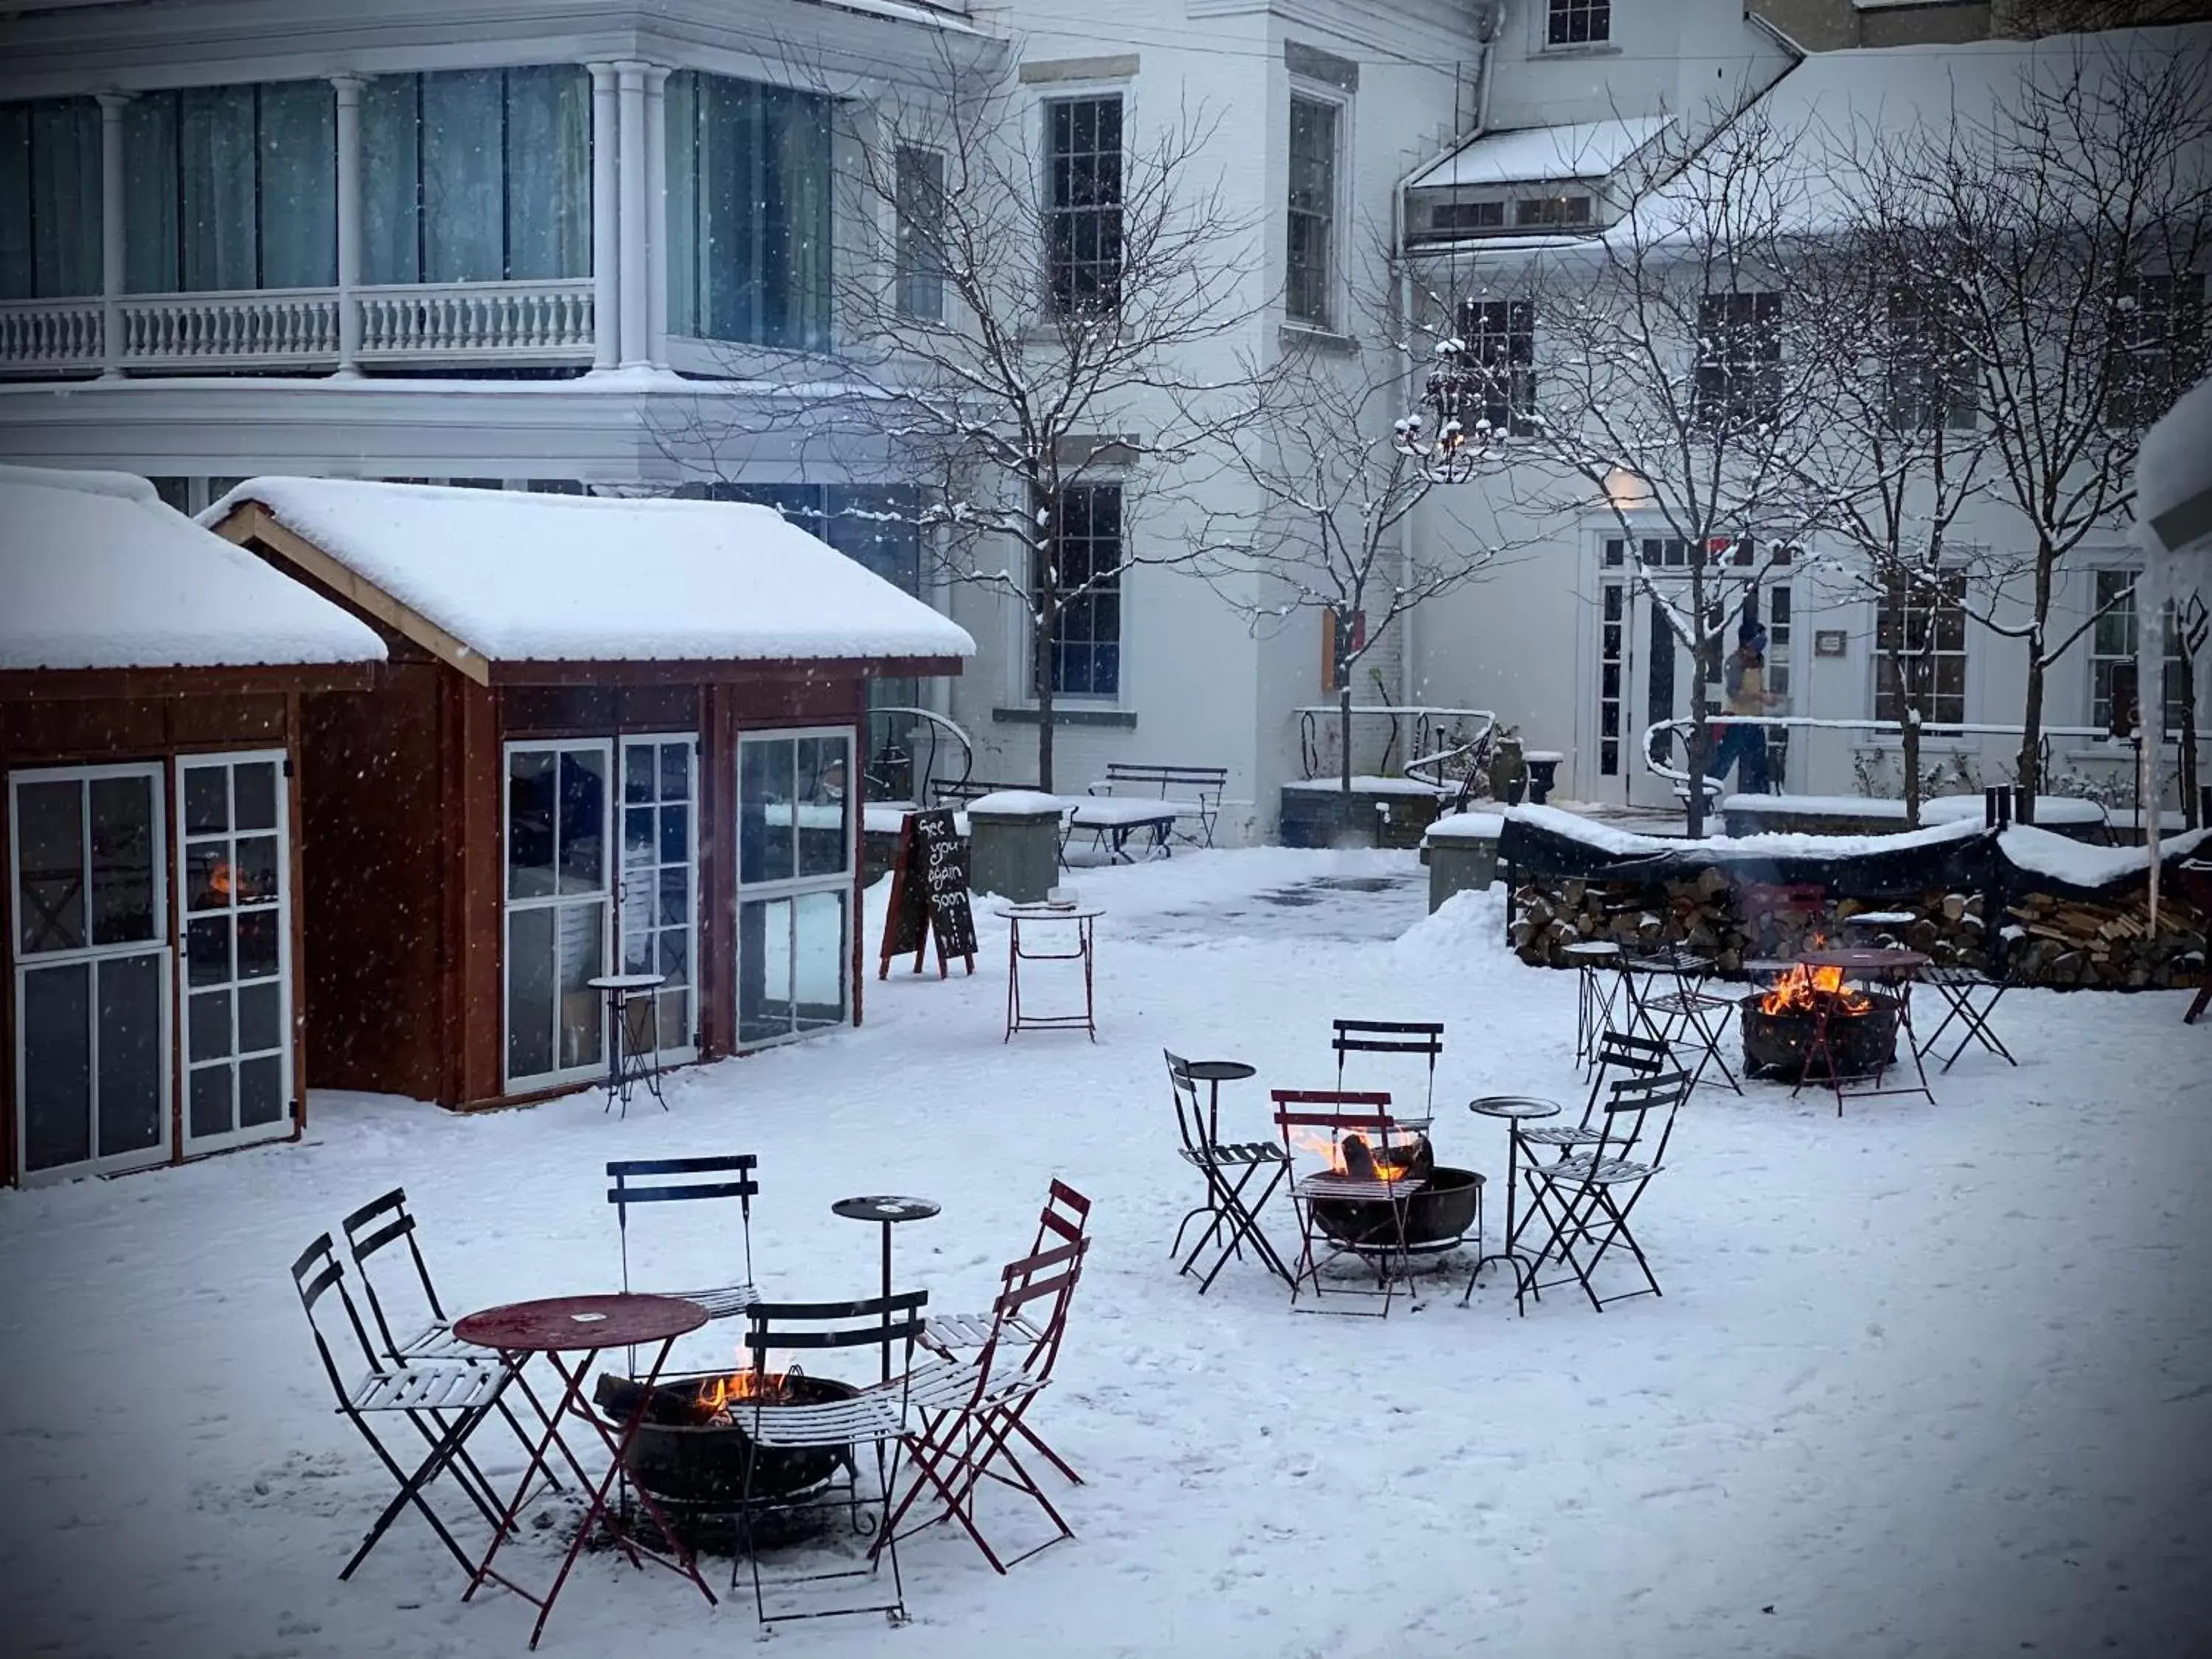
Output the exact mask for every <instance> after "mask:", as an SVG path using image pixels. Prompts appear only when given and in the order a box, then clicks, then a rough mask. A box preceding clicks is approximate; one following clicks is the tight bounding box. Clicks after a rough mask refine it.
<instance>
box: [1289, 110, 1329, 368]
mask: <svg viewBox="0 0 2212 1659" xmlns="http://www.w3.org/2000/svg"><path fill="white" fill-rule="evenodd" d="M1336 146H1337V110H1336V106H1335V105H1334V104H1330V103H1324V102H1323V101H1322V100H1320V99H1318V98H1293V99H1291V199H1290V219H1289V224H1290V229H1289V237H1290V241H1289V249H1288V261H1287V266H1286V270H1287V273H1288V274H1287V276H1286V277H1285V288H1284V295H1283V311H1284V314H1285V315H1286V316H1287V317H1289V318H1290V319H1291V321H1293V322H1298V323H1310V324H1312V325H1314V326H1315V327H1316V328H1327V327H1328V325H1329V323H1330V321H1331V316H1330V313H1331V311H1332V309H1333V306H1332V301H1334V298H1335V295H1334V288H1335V283H1334V269H1335V267H1334V259H1335V257H1336V256H1335V244H1336Z"/></svg>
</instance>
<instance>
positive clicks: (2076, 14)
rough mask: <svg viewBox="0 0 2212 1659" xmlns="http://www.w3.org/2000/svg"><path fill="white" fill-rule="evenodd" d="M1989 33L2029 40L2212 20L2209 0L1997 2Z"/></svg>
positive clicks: (2016, 0) (2001, 0)
mask: <svg viewBox="0 0 2212 1659" xmlns="http://www.w3.org/2000/svg"><path fill="white" fill-rule="evenodd" d="M2207 18H2212V0H1997V3H1996V6H1994V7H1993V8H1992V15H1991V18H1990V33H1992V34H1999V35H2011V36H2015V37H2021V38H2026V39H2029V40H2033V39H2036V38H2037V37H2039V36H2042V35H2046V34H2081V33H2087V32H2089V31H2092V30H2096V29H2132V28H2150V27H2159V26H2162V25H2166V24H2172V23H2197V22H2202V21H2204V20H2205V19H2207Z"/></svg>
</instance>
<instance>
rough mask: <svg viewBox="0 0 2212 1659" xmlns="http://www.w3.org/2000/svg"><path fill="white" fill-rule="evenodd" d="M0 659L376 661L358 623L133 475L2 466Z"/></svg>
mask: <svg viewBox="0 0 2212 1659" xmlns="http://www.w3.org/2000/svg"><path fill="white" fill-rule="evenodd" d="M0 525H4V526H6V535H5V537H4V538H0V592H4V593H5V594H6V596H7V599H6V603H5V604H4V605H0V668H9V669H24V668H218V667H222V668H228V667H252V666H259V665H272V664H283V663H339V662H380V661H382V660H383V658H384V644H383V641H380V639H378V637H377V636H376V635H375V634H374V632H372V631H371V630H370V629H368V626H367V625H366V624H364V623H361V622H358V621H356V619H355V618H354V617H351V616H349V615H348V614H347V613H346V612H345V611H343V610H341V609H340V608H339V607H338V606H337V605H332V604H331V602H330V601H329V600H327V599H321V598H319V597H318V596H317V595H315V594H313V593H311V592H308V591H307V589H306V588H304V587H302V586H300V585H299V584H298V583H297V582H295V581H293V580H290V579H289V578H288V577H286V576H285V575H283V574H282V573H281V572H279V571H276V570H274V569H272V568H270V567H269V566H268V565H266V564H264V563H263V562H262V561H261V560H259V559H258V558H257V557H255V556H253V555H252V554H251V553H249V552H247V551H246V550H245V549H243V548H240V547H234V546H233V545H231V544H230V543H228V542H227V541H225V540H223V538H222V537H220V536H217V535H215V534H213V533H212V532H209V531H206V530H204V529H202V528H201V527H200V526H198V525H196V524H194V523H193V522H192V521H191V520H190V519H188V518H186V517H185V515H184V514H183V513H179V512H178V511H176V510H175V509H174V508H173V507H169V506H168V505H167V504H166V503H165V502H163V501H162V500H161V497H160V496H159V495H156V494H155V490H154V487H153V485H151V484H149V483H147V482H146V481H145V480H144V479H143V478H134V477H128V476H126V475H125V474H122V473H117V472H59V471H47V470H45V469H41V468H34V467H15V466H0Z"/></svg>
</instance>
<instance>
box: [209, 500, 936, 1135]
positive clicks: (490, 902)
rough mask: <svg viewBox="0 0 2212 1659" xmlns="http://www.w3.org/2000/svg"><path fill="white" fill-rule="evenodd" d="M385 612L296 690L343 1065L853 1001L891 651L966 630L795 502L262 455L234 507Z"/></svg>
mask: <svg viewBox="0 0 2212 1659" xmlns="http://www.w3.org/2000/svg"><path fill="white" fill-rule="evenodd" d="M206 521H207V522H208V523H209V524H210V526H212V527H213V528H214V529H215V530H216V532H218V533H220V534H221V535H222V536H224V537H227V538H229V539H230V540H232V541H234V542H236V543H239V544H241V545H243V546H245V547H247V548H250V549H252V550H254V551H255V552H257V553H258V554H260V555H261V556H263V557H264V559H267V560H268V561H270V562H271V563H273V564H275V565H276V566H277V567H278V568H282V569H283V570H284V571H286V572H288V573H289V574H291V575H293V576H295V578H297V579H298V580H300V581H301V582H302V583H303V584H305V585H306V586H308V587H309V588H312V589H313V590H314V591H315V592H318V593H319V594H322V595H325V596H327V597H329V598H331V599H334V600H335V601H337V603H338V604H340V605H343V606H344V607H346V608H347V609H348V610H349V611H351V612H352V613H353V614H354V615H355V616H356V617H360V618H362V620H363V621H365V622H366V623H368V624H369V625H370V626H372V627H373V628H374V629H376V631H377V632H378V634H379V635H380V636H381V638H382V639H383V641H384V642H385V644H386V647H387V648H388V651H389V653H390V658H391V661H390V663H389V665H388V666H387V667H386V668H385V669H383V670H382V671H380V673H379V674H378V676H377V682H376V684H375V685H374V688H372V689H363V690H331V691H329V692H325V693H319V694H316V695H311V696H307V698H306V699H305V700H304V702H303V705H302V720H303V742H302V750H303V757H302V779H303V784H304V787H303V789H302V792H301V793H302V797H303V799H304V800H305V803H306V806H305V811H306V818H305V829H306V834H307V839H308V841H309V843H310V845H311V846H312V848H313V852H314V857H313V860H311V861H310V863H309V865H308V866H307V871H306V873H305V878H304V883H303V886H302V896H303V909H304V912H305V915H306V921H307V928H308V930H309V931H310V932H311V933H313V935H314V937H315V938H316V939H317V940H318V941H319V948H318V950H317V951H316V952H315V955H314V957H313V962H312V965H311V969H310V971H309V973H308V975H307V981H306V990H307V1013H308V1019H309V1023H310V1024H311V1025H312V1026H313V1030H314V1031H315V1033H316V1045H317V1046H316V1063H315V1068H314V1072H313V1077H312V1079H311V1080H312V1081H313V1083H314V1084H315V1085H317V1086H329V1087H341V1088H348V1089H359V1090H368V1091H379V1092H386V1093H392V1094H398V1095H404V1096H409V1097H415V1098H418V1099H426V1100H435V1101H437V1102H440V1103H443V1104H445V1105H448V1106H456V1107H465V1106H484V1105H504V1104H514V1103H520V1102H524V1101H528V1100H532V1099H536V1098H539V1097H544V1096H546V1095H548V1094H552V1093H556V1092H560V1091H565V1090H568V1089H572V1088H575V1087H577V1086H579V1085H584V1084H586V1083H589V1082H592V1081H593V1080H596V1079H599V1078H600V1077H602V1076H603V1075H604V1074H605V1065H606V1053H607V1050H606V1043H607V1042H608V1040H609V1037H610V1033H609V1031H608V1030H606V1029H605V1027H606V1024H607V1018H606V1014H605V1007H604V1006H603V1003H602V1000H601V999H600V997H599V995H598V994H595V993H593V992H592V990H591V989H590V988H589V987H588V985H587V983H586V981H589V980H590V979H592V977H594V976H595V975H600V974H604V973H615V972H621V973H630V972H640V971H649V972H659V973H662V974H665V975H666V981H667V982H666V984H665V987H664V988H663V989H662V990H661V991H660V992H659V994H658V995H657V997H656V998H655V999H654V1000H653V1002H652V1003H651V1005H650V1006H649V1007H648V1008H647V1009H646V1010H645V1011H644V1012H646V1014H647V1018H648V1024H647V1025H646V1026H645V1027H643V1028H641V1027H639V1026H637V1025H636V1024H635V1023H634V1022H631V1023H629V1036H635V1037H642V1038H644V1039H646V1040H647V1041H649V1042H652V1043H653V1045H654V1046H655V1047H656V1048H657V1049H658V1051H659V1056H660V1058H661V1059H662V1060H665V1061H666V1062H668V1063H671V1064H676V1063H682V1062H684V1061H687V1060H693V1059H697V1058H702V1057H708V1056H714V1055H719V1054H731V1053H735V1052H738V1051H741V1050H746V1049H751V1048H761V1047H763V1046H766V1045H768V1044H770V1043H775V1042H786V1041H789V1040H792V1039H794V1038H797V1037H801V1036H807V1035H809V1034H810V1033H812V1032H816V1031H819V1030H826V1029H831V1028H835V1027H837V1026H841V1025H844V1024H849V1023H852V1022H854V1021H855V1020H856V1019H857V1018H858V1017H859V1012H860V1007H859V1002H860V972H859V950H860V927H859V912H860V857H859V849H860V805H861V797H862V791H861V787H860V769H859V765H858V757H857V752H856V751H857V750H858V747H859V744H860V724H861V720H862V717H863V715H864V714H865V712H866V701H867V682H868V680H869V679H870V678H871V677H872V676H876V675H884V676H891V675H902V676H903V675H936V674H948V673H957V671H959V668H960V665H961V663H962V661H963V659H965V658H967V657H968V656H969V655H971V654H972V653H973V652H974V648H975V647H974V644H973V641H970V640H969V637H968V635H966V634H965V633H964V632H963V631H962V630H961V629H959V628H958V627H957V626H956V625H955V624H953V623H951V622H950V621H948V620H947V619H946V618H945V617H942V616H940V615H939V613H938V612H936V611H933V610H931V609H930V608H929V607H928V606H927V605H924V604H922V603H921V602H920V601H919V600H916V599H913V598H911V597H909V596H908V595H907V594H905V593H902V592H900V591H899V590H898V589H897V588H896V587H894V586H891V585H890V583H888V582H886V581H884V580H882V579H881V578H879V577H878V576H876V575H874V574H871V573H870V572H869V571H867V570H866V568H863V567H862V566H860V565H859V564H858V563H855V562H853V561H851V560H849V559H848V558H847V557H845V556H843V555H842V554H840V553H838V552H837V551H836V550H834V549H832V548H830V547H829V546H828V545H827V544H824V543H823V542H821V541H819V540H817V539H816V538H813V537H811V536H810V535H808V534H807V533H806V532H804V531H802V530H800V529H799V528H798V527H797V526H793V525H791V524H789V523H787V522H786V521H785V520H783V519H782V518H781V516H780V515H779V514H777V513H775V511H774V510H773V509H770V508H768V507H750V506H740V505H735V504H730V503H721V502H710V501H665V500H663V501H617V500H605V499H597V498H591V497H580V496H570V495H530V494H523V493H520V492H504V491H492V490H471V489H436V488H431V487H427V486H418V485H407V484H385V483H356V482H347V481H342V480H308V479H296V478H264V479H256V480H252V481H251V482H249V483H245V484H243V485H241V486H240V487H239V488H238V489H235V490H234V491H232V492H231V494H230V495H228V497H226V498H225V500H223V501H221V502H218V503H217V504H216V506H215V507H213V508H211V509H210V512H209V513H208V514H207V515H206Z"/></svg>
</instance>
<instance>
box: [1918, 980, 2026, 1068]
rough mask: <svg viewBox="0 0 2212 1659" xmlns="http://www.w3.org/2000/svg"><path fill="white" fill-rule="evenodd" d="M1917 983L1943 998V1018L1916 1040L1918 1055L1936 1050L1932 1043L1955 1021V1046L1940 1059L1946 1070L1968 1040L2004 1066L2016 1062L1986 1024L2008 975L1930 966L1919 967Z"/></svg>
mask: <svg viewBox="0 0 2212 1659" xmlns="http://www.w3.org/2000/svg"><path fill="white" fill-rule="evenodd" d="M1920 983H1921V984H1923V985H1926V986H1930V987H1934V989H1935V992H1936V995H1938V996H1940V997H1942V999H1943V1002H1944V1013H1943V1018H1942V1019H1940V1020H1938V1021H1936V1029H1935V1030H1931V1031H1930V1032H1929V1033H1928V1035H1927V1036H1925V1037H1923V1039H1922V1040H1921V1042H1920V1045H1919V1048H1920V1057H1921V1058H1922V1059H1923V1060H1925V1059H1926V1058H1927V1057H1928V1056H1929V1054H1933V1053H1934V1052H1935V1050H1936V1044H1937V1042H1940V1041H1941V1040H1942V1036H1943V1034H1944V1032H1946V1031H1948V1030H1950V1029H1951V1027H1952V1025H1953V1024H1954V1023H1955V1024H1958V1025H1959V1026H1960V1028H1961V1030H1960V1037H1959V1044H1958V1047H1956V1048H1954V1049H1952V1050H1951V1054H1950V1058H1949V1059H1948V1060H1945V1061H1944V1062H1943V1069H1944V1070H1945V1071H1947V1072H1948V1071H1949V1070H1950V1069H1951V1068H1952V1066H1955V1065H1957V1064H1958V1061H1959V1056H1960V1054H1965V1053H1966V1048H1967V1046H1968V1045H1969V1044H1970V1043H1975V1042H1978V1043H1980V1044H1981V1045H1982V1047H1983V1048H1986V1049H1988V1050H1989V1051H1990V1053H1991V1054H1995V1055H1996V1056H1997V1057H1998V1058H1999V1059H2000V1060H2003V1061H2004V1063H2005V1064H2006V1065H2008V1066H2018V1065H2019V1064H2020V1062H2019V1061H2018V1060H2015V1059H2014V1058H2013V1057H2012V1050H2011V1049H2009V1048H2006V1047H2005V1046H2004V1039H2003V1038H2002V1037H2000V1036H1998V1035H1997V1034H1996V1030H1995V1029H1994V1028H1992V1027H1991V1025H1990V1015H1992V1014H1994V1013H1995V1012H1996V1006H1997V1004H1998V1003H1999V1002H2001V1001H2002V1000H2003V999H2004V994H2005V993H2006V992H2007V991H2008V990H2009V989H2011V988H2012V980H2011V977H2010V975H1998V976H1996V977H1992V976H1991V975H1988V974H1984V973H1982V972H1981V971H1979V970H1978V969H1973V968H1958V967H1943V968H1939V967H1936V966H1933V965H1932V964H1931V965H1930V966H1929V967H1926V968H1923V969H1921V970H1920Z"/></svg>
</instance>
